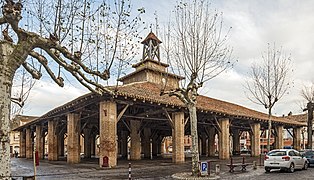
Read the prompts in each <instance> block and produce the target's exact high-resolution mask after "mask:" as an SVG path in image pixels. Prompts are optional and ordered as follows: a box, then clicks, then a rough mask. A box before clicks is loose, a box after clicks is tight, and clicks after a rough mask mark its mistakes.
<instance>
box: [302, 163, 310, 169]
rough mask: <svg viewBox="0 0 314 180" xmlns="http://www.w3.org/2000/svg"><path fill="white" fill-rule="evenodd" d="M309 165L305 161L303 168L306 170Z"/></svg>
mask: <svg viewBox="0 0 314 180" xmlns="http://www.w3.org/2000/svg"><path fill="white" fill-rule="evenodd" d="M308 167H309V164H308V163H307V162H305V163H304V166H303V169H304V170H307V168H308Z"/></svg>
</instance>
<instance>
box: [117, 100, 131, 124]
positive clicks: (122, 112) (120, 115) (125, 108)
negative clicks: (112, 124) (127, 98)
mask: <svg viewBox="0 0 314 180" xmlns="http://www.w3.org/2000/svg"><path fill="white" fill-rule="evenodd" d="M129 106H130V105H129V104H126V105H125V106H124V108H123V109H122V111H121V112H120V113H119V115H118V117H117V122H119V121H120V119H121V118H122V116H123V114H124V113H125V111H126V110H127V109H128V107H129Z"/></svg>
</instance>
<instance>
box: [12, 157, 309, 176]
mask: <svg viewBox="0 0 314 180" xmlns="http://www.w3.org/2000/svg"><path fill="white" fill-rule="evenodd" d="M201 159H202V160H214V161H215V162H213V163H212V164H213V166H211V171H212V172H214V171H215V164H220V167H221V173H220V177H221V179H230V180H231V179H232V180H234V179H241V180H246V179H248V180H249V179H265V180H266V179H284V180H289V179H291V180H292V179H293V180H295V179H314V168H310V169H309V170H307V171H296V172H295V173H293V174H291V173H286V172H280V171H274V172H271V173H268V174H266V173H265V171H264V168H263V166H259V167H258V169H257V170H253V169H252V166H251V167H248V171H246V172H241V171H239V170H238V171H236V172H235V173H229V172H228V167H227V166H226V164H227V163H229V161H222V160H218V159H217V158H206V157H202V158H201ZM241 161H242V157H234V162H241ZM246 161H247V162H253V161H257V164H258V165H259V164H260V163H259V158H252V157H246ZM129 162H131V163H132V179H157V180H158V179H161V180H164V179H172V178H171V175H172V174H175V173H179V172H189V171H190V167H191V159H189V158H188V159H186V162H185V163H184V164H180V165H175V164H173V163H172V162H171V159H169V158H167V159H164V158H160V159H155V160H141V161H127V160H119V161H118V166H117V168H114V169H109V168H106V169H103V168H99V167H98V165H97V159H94V160H85V159H82V162H81V163H80V164H76V165H69V164H67V163H66V161H56V162H51V161H47V160H42V161H40V166H38V167H37V175H38V176H37V179H38V180H46V179H48V180H54V179H55V180H56V179H75V180H82V179H103V180H107V179H108V180H109V179H110V180H113V179H128V164H129ZM12 175H13V177H14V178H15V179H22V177H23V176H32V175H33V161H32V160H26V159H22V158H12Z"/></svg>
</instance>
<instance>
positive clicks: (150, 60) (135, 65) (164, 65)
mask: <svg viewBox="0 0 314 180" xmlns="http://www.w3.org/2000/svg"><path fill="white" fill-rule="evenodd" d="M147 61H149V62H152V63H155V64H159V65H161V66H163V67H168V66H169V64H166V63H163V62H160V61H156V60H154V59H145V60H142V61H140V62H138V63H136V64H133V65H132V67H133V68H137V67H138V66H140V65H142V64H144V63H146V62H147Z"/></svg>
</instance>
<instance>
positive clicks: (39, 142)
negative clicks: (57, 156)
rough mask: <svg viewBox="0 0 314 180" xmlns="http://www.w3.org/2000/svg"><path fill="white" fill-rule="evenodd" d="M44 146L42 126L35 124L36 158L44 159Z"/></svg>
mask: <svg viewBox="0 0 314 180" xmlns="http://www.w3.org/2000/svg"><path fill="white" fill-rule="evenodd" d="M44 147H45V141H44V136H43V128H42V126H41V125H40V124H39V125H36V151H37V152H38V158H39V159H44V155H45V154H44Z"/></svg>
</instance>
